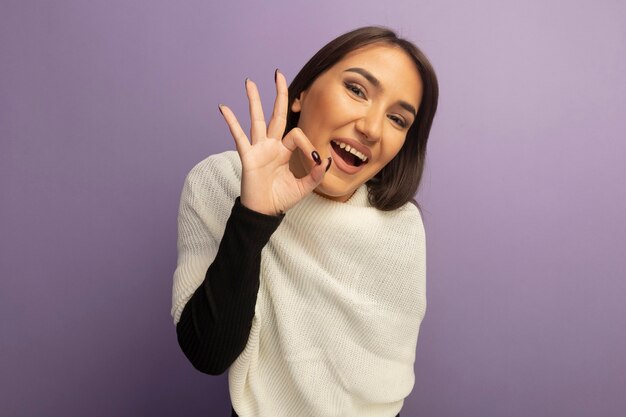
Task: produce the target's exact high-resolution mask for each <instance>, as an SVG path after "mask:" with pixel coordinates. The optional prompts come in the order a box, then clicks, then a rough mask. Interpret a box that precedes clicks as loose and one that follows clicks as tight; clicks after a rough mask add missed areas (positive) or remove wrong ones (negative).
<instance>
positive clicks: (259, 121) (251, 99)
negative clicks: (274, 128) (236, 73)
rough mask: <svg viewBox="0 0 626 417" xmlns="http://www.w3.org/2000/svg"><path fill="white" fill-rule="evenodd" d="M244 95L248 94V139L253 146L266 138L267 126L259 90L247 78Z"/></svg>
mask: <svg viewBox="0 0 626 417" xmlns="http://www.w3.org/2000/svg"><path fill="white" fill-rule="evenodd" d="M246 93H247V94H248V103H249V105H250V139H251V142H252V144H253V145H254V144H255V143H257V142H258V141H260V140H263V139H265V138H266V135H267V130H266V129H267V126H266V125H265V116H263V105H262V104H261V97H260V96H259V90H258V88H257V86H256V84H255V83H254V81H252V80H250V79H248V78H246Z"/></svg>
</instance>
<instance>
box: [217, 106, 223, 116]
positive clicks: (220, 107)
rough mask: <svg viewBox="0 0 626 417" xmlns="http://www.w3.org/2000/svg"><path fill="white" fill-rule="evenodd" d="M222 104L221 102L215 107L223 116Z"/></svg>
mask: <svg viewBox="0 0 626 417" xmlns="http://www.w3.org/2000/svg"><path fill="white" fill-rule="evenodd" d="M222 106H223V104H218V105H217V108H218V110H219V111H220V113H222V116H223V115H224V112H223V111H222Z"/></svg>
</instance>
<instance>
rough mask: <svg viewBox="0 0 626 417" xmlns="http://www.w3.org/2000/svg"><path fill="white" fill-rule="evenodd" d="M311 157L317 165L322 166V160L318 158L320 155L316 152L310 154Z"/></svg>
mask: <svg viewBox="0 0 626 417" xmlns="http://www.w3.org/2000/svg"><path fill="white" fill-rule="evenodd" d="M311 156H312V157H313V160H314V161H315V163H316V164H317V165H322V158H320V154H318V153H317V151H313V152H311Z"/></svg>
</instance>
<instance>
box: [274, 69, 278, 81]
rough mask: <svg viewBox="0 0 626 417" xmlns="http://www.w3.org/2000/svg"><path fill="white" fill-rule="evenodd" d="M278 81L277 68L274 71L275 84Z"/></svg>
mask: <svg viewBox="0 0 626 417" xmlns="http://www.w3.org/2000/svg"><path fill="white" fill-rule="evenodd" d="M277 80H278V68H276V71H274V82H276V81H277Z"/></svg>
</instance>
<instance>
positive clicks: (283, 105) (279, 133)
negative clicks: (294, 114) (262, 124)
mask: <svg viewBox="0 0 626 417" xmlns="http://www.w3.org/2000/svg"><path fill="white" fill-rule="evenodd" d="M274 74H275V78H276V100H274V111H273V112H272V118H271V119H270V125H269V127H268V129H267V137H269V138H274V139H281V138H282V137H283V133H285V126H287V107H288V104H289V96H288V88H287V80H286V79H285V76H284V75H283V74H282V73H281V72H280V71H279V70H278V68H276V72H275V73H274Z"/></svg>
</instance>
